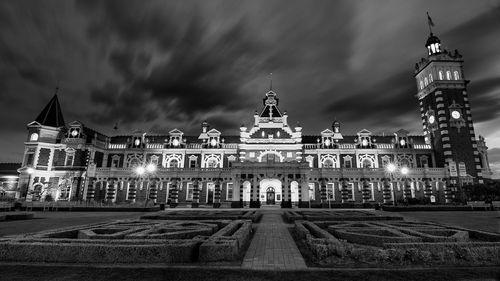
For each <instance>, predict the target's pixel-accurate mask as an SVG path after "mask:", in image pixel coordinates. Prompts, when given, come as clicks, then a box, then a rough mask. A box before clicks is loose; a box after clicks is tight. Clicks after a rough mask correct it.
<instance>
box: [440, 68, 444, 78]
mask: <svg viewBox="0 0 500 281" xmlns="http://www.w3.org/2000/svg"><path fill="white" fill-rule="evenodd" d="M439 80H444V77H443V72H442V71H441V70H440V71H439Z"/></svg>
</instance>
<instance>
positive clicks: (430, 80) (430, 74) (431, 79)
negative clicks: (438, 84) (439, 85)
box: [429, 73, 434, 83]
mask: <svg viewBox="0 0 500 281" xmlns="http://www.w3.org/2000/svg"><path fill="white" fill-rule="evenodd" d="M432 81H434V80H433V78H432V73H429V83H432Z"/></svg>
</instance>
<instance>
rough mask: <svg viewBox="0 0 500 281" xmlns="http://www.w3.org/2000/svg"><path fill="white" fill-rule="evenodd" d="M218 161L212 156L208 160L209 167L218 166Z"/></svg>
mask: <svg viewBox="0 0 500 281" xmlns="http://www.w3.org/2000/svg"><path fill="white" fill-rule="evenodd" d="M217 164H219V163H218V161H217V159H215V158H210V159H208V161H207V168H217Z"/></svg>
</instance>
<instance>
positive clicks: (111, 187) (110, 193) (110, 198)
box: [106, 178, 117, 203]
mask: <svg viewBox="0 0 500 281" xmlns="http://www.w3.org/2000/svg"><path fill="white" fill-rule="evenodd" d="M116 181H117V179H116V178H109V179H108V189H107V190H106V200H107V202H108V203H112V202H114V201H115V196H116V186H115V184H116Z"/></svg>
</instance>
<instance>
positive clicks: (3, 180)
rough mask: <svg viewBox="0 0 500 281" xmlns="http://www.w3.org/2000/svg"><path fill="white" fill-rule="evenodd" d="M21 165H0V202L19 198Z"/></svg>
mask: <svg viewBox="0 0 500 281" xmlns="http://www.w3.org/2000/svg"><path fill="white" fill-rule="evenodd" d="M20 167H21V163H0V200H2V199H7V198H11V199H12V198H19V197H20V195H21V194H20V192H19V188H18V182H19V173H18V172H17V169H19V168H20Z"/></svg>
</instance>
